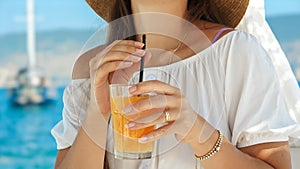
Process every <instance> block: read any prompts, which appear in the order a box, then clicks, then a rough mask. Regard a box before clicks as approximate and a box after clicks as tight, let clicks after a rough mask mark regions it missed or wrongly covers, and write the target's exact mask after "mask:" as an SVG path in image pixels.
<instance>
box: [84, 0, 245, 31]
mask: <svg viewBox="0 0 300 169" xmlns="http://www.w3.org/2000/svg"><path fill="white" fill-rule="evenodd" d="M86 1H87V3H88V4H89V5H90V6H91V7H92V8H93V10H94V11H95V12H96V13H97V14H98V15H99V16H101V17H102V18H103V19H104V20H106V21H107V22H110V21H111V12H113V11H114V9H113V8H114V4H115V2H116V0H86ZM214 2H215V4H216V7H217V9H218V10H219V14H220V16H221V17H222V20H223V23H224V24H225V25H226V26H228V27H233V28H234V27H236V26H237V25H238V24H239V22H240V21H241V19H242V18H243V16H244V14H245V12H246V10H247V7H248V4H249V0H214Z"/></svg>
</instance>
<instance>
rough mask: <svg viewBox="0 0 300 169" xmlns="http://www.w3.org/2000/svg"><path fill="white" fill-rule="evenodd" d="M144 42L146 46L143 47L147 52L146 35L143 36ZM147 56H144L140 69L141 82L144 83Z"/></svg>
mask: <svg viewBox="0 0 300 169" xmlns="http://www.w3.org/2000/svg"><path fill="white" fill-rule="evenodd" d="M142 42H143V43H144V46H143V49H144V50H145V49H146V35H145V34H143V36H142ZM144 62H145V56H143V57H142V58H141V67H140V79H139V82H140V83H141V82H143V77H144V66H145V63H144Z"/></svg>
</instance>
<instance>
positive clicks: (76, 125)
mask: <svg viewBox="0 0 300 169" xmlns="http://www.w3.org/2000/svg"><path fill="white" fill-rule="evenodd" d="M134 78H135V76H133V79H134ZM145 78H146V80H152V79H156V80H161V81H163V82H166V83H168V84H170V85H172V86H176V87H178V88H180V89H181V91H182V92H183V93H184V95H185V97H186V98H187V99H188V101H189V102H190V104H191V106H192V107H193V109H194V110H195V112H197V113H198V114H199V115H201V116H202V117H203V118H205V119H206V120H207V121H208V122H209V123H210V124H211V125H213V126H214V127H215V128H217V129H219V130H221V131H222V133H223V134H224V135H225V137H226V138H227V139H228V140H230V141H231V142H232V144H233V145H236V146H237V147H239V148H241V147H247V146H251V145H255V144H260V143H266V142H279V141H287V140H288V139H289V136H290V135H292V134H293V133H294V132H295V131H299V126H298V124H297V123H296V122H295V121H293V120H292V118H291V117H290V115H289V113H288V110H287V107H286V103H285V101H284V100H283V97H282V93H281V89H280V86H279V80H278V77H277V74H276V72H275V69H274V65H273V64H272V61H271V60H270V57H269V56H268V55H267V53H266V52H265V50H264V49H263V48H262V47H261V45H260V44H259V43H258V42H257V40H256V39H255V38H254V37H253V36H252V35H249V34H247V33H244V32H241V31H232V32H230V33H228V34H226V35H225V36H224V37H222V38H221V39H220V40H218V41H217V42H216V43H215V44H213V45H211V46H210V47H208V48H207V49H205V50H204V51H202V52H200V53H197V54H196V55H194V56H192V57H190V58H187V59H185V60H182V61H179V62H176V63H173V64H170V65H167V66H162V67H155V68H148V69H146V70H145ZM89 90H90V80H89V79H80V80H73V81H72V82H71V84H69V85H68V86H67V87H66V89H65V92H64V98H63V100H64V109H63V112H62V120H61V121H60V122H59V123H58V124H57V125H56V126H55V127H54V128H53V129H52V131H51V132H52V135H53V136H54V138H55V139H56V142H57V148H58V149H64V148H67V147H69V146H71V145H72V144H73V141H74V139H75V138H76V135H77V133H78V131H79V129H80V127H81V124H82V121H83V120H84V118H85V115H86V109H87V105H88V102H89V93H90V92H89ZM109 132H111V131H109ZM111 140H112V139H111V134H109V136H108V137H107V142H108V145H107V149H108V150H111V148H112V141H111ZM158 146H159V150H160V151H161V152H162V153H161V154H160V155H159V156H158V157H157V158H156V159H152V160H142V161H134V160H131V161H126V160H118V159H114V158H113V156H112V155H109V156H108V161H109V164H110V167H111V168H116V169H120V168H140V169H143V168H150V167H151V166H153V164H154V163H155V165H157V167H158V168H160V169H166V168H172V169H182V168H184V169H194V168H195V159H194V153H193V151H192V149H191V148H190V146H189V145H188V144H186V143H177V141H176V139H175V137H174V136H167V137H165V138H163V139H161V140H160V144H159V145H158Z"/></svg>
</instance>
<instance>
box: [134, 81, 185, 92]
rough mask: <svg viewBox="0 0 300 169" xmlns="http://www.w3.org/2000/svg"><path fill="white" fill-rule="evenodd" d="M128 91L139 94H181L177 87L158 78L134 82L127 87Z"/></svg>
mask: <svg viewBox="0 0 300 169" xmlns="http://www.w3.org/2000/svg"><path fill="white" fill-rule="evenodd" d="M129 92H130V93H131V94H133V95H140V94H144V93H151V92H155V93H158V94H165V95H181V92H180V90H179V89H178V88H176V87H173V86H170V85H169V84H166V83H164V82H161V81H158V80H151V81H145V82H142V83H139V84H136V85H134V86H132V87H131V88H130V89H129Z"/></svg>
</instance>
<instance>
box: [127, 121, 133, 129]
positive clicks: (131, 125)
mask: <svg viewBox="0 0 300 169" xmlns="http://www.w3.org/2000/svg"><path fill="white" fill-rule="evenodd" d="M134 126H135V122H130V123H128V124H125V127H126V128H132V127H134Z"/></svg>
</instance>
